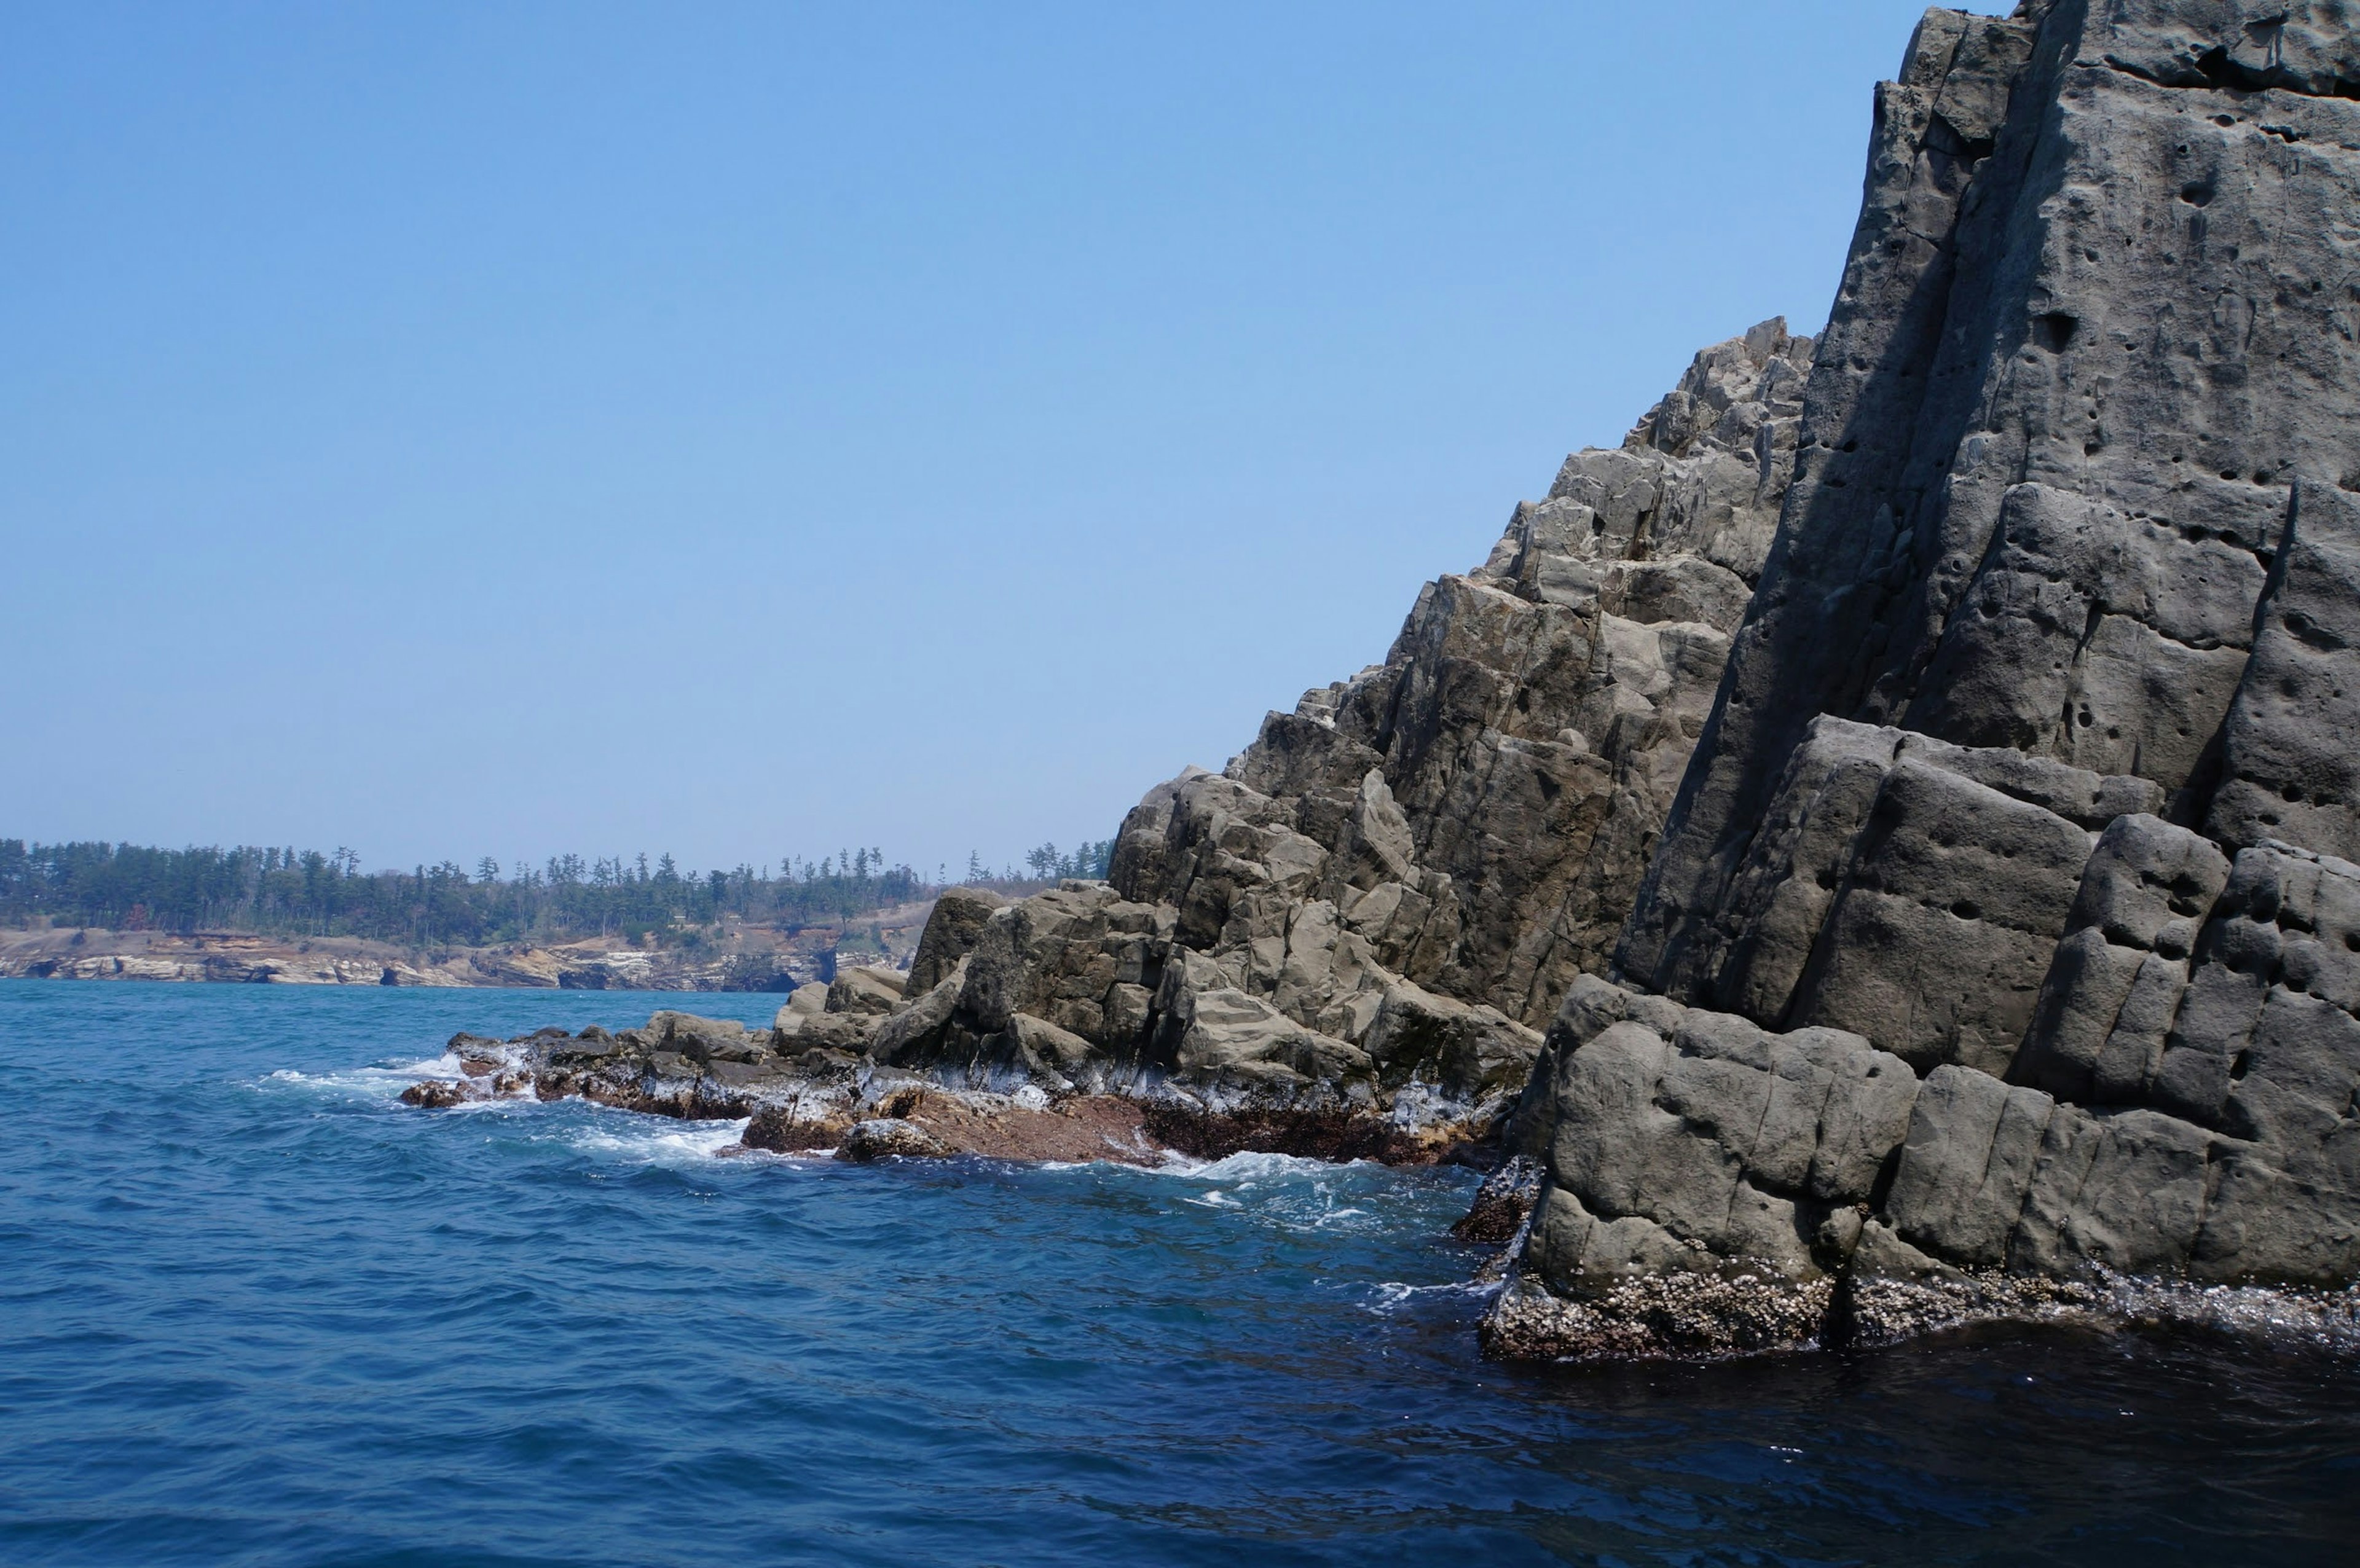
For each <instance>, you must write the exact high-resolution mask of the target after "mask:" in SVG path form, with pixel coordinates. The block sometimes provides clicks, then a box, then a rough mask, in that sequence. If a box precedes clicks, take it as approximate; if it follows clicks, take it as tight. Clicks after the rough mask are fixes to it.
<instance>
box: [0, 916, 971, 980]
mask: <svg viewBox="0 0 2360 1568" xmlns="http://www.w3.org/2000/svg"><path fill="white" fill-rule="evenodd" d="M933 907H934V906H933V901H932V900H931V899H929V900H926V901H924V902H921V903H913V904H907V905H902V906H900V907H897V908H894V909H882V910H879V911H876V912H875V913H872V914H867V915H862V916H859V917H858V918H857V919H855V920H851V921H849V922H848V923H847V924H845V925H842V926H813V927H807V928H805V929H803V930H801V931H793V932H788V933H781V932H778V931H771V930H770V929H768V928H756V927H745V928H739V929H736V930H732V931H728V932H727V933H726V934H725V936H724V938H723V940H721V941H719V942H715V943H712V944H709V945H705V946H702V947H697V948H681V947H675V948H656V947H647V948H634V947H629V946H627V945H625V944H623V943H621V942H617V941H615V940H612V939H610V940H607V941H603V942H596V941H593V942H565V943H560V944H556V945H552V946H536V945H533V944H530V943H508V944H504V945H501V946H497V947H433V948H425V949H420V948H412V947H403V946H397V945H395V944H393V943H390V942H368V941H365V940H362V939H360V938H357V937H302V938H297V937H273V936H258V935H256V934H253V933H251V932H245V931H199V932H191V933H178V932H166V931H102V930H98V929H95V928H91V929H76V928H66V927H59V928H54V929H50V930H46V931H5V930H0V979H46V980H163V981H190V980H202V981H213V982H226V983H234V984H246V985H493V986H525V987H543V988H550V989H563V990H587V991H635V990H636V991H732V990H740V991H742V990H749V989H760V990H779V991H785V990H790V989H792V988H793V987H794V986H795V985H802V984H805V983H808V982H810V981H814V980H822V981H825V980H827V979H830V978H833V977H834V975H835V973H836V959H837V956H838V953H839V949H840V950H841V953H842V957H843V961H844V963H845V964H847V965H851V964H886V965H889V966H895V965H897V966H901V967H906V966H907V965H908V964H909V962H910V959H911V957H912V955H913V954H914V953H915V952H916V949H917V943H918V938H919V934H920V932H921V931H923V929H924V925H925V920H926V917H927V915H928V914H929V913H930V912H931V911H932V909H933Z"/></svg>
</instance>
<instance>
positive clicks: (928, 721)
mask: <svg viewBox="0 0 2360 1568" xmlns="http://www.w3.org/2000/svg"><path fill="white" fill-rule="evenodd" d="M1919 10H1920V7H1919V6H1917V5H1914V4H1903V3H1899V0H1891V3H1885V0H1878V3H1870V0H1854V3H1849V4H1839V3H1829V4H1805V3H1794V0H1775V3H1772V0H1754V4H1725V3H1718V0H1715V3H1696V4H1660V5H1628V4H1616V5H1598V4H1568V3H1551V4H1537V3H1535V4H1519V5H1489V4H1480V3H1471V4H1470V3H1468V0H1453V3H1452V4H1448V5H1438V4H1430V5H1415V6H1412V5H1389V4H1370V3H1356V4H1351V5H1344V4H1309V3H1306V4H1283V5H1268V4H1258V5H1222V4H1202V3H1198V4H1189V5H1107V4H1104V3H1103V0H1098V3H1090V4H1080V3H1076V4H1069V5H1031V4H1001V5H934V6H912V5H895V4H890V3H877V0H863V3H861V4H858V5H850V4H847V5H829V6H818V5H783V4H774V3H763V4H729V3H721V0H704V3H699V4H694V5H657V4H642V5H615V4H595V3H585V0H572V3H567V4H562V5H561V4H548V5H530V4H501V3H493V4H480V3H470V4H465V5H434V4H419V3H415V0H409V3H404V4H399V5H394V4H383V5H372V4H339V5H317V4H311V3H303V4H284V5H254V4H239V3H235V0H206V3H204V4H202V5H196V4H191V5H147V4H139V5H114V4H104V3H97V0H75V3H73V4H71V5H65V4H55V5H49V4H32V3H29V0H25V3H19V4H15V5H7V6H6V7H5V9H0V213H5V220H4V221H0V343H5V349H0V547H5V562H6V566H5V583H6V587H7V592H6V601H5V602H6V611H5V615H0V659H5V669H6V670H7V671H8V674H9V678H10V679H9V685H10V688H11V691H10V700H9V702H8V705H7V707H8V713H7V719H6V734H7V735H8V744H7V746H6V747H5V754H0V755H5V765H0V833H5V834H7V835H11V836H28V837H36V838H49V839H55V838H62V837H93V838H111V839H129V840H132V841H135V842H142V843H163V844H186V843H201V844H210V843H222V844H228V843H238V842H249V843H275V844H290V843H291V844H301V845H305V846H311V845H318V846H321V847H331V846H333V845H336V844H351V845H352V846H353V847H355V849H357V850H358V851H359V852H360V853H361V855H362V857H363V859H364V862H365V863H366V864H368V865H372V866H381V865H399V866H408V865H410V864H412V863H414V862H416V861H419V860H437V859H441V858H443V857H445V856H448V857H451V858H454V859H458V860H460V861H463V862H464V863H466V864H468V865H470V866H472V865H473V864H474V863H475V859H476V858H477V857H478V856H480V855H495V856H497V857H498V858H500V859H502V860H514V859H519V858H526V857H530V858H532V859H535V860H538V859H540V858H541V857H542V856H545V855H549V854H552V853H555V852H561V851H575V852H578V853H581V854H584V855H607V854H628V853H631V852H635V851H639V850H645V851H647V852H649V853H650V854H654V853H658V852H661V851H666V850H669V851H670V852H672V854H674V855H677V856H679V857H680V859H681V861H682V862H683V865H688V866H713V865H725V864H726V865H734V864H736V863H737V862H738V861H740V860H744V861H748V862H753V863H756V864H760V863H763V862H770V861H775V860H777V859H778V858H779V857H780V856H781V855H782V854H786V853H794V854H799V855H800V854H807V855H813V856H814V857H816V856H818V855H822V854H825V853H829V852H832V851H833V850H835V849H836V848H837V847H838V846H840V845H846V844H876V845H880V846H881V847H883V848H884V849H885V850H886V851H887V853H888V854H889V855H892V856H893V857H894V858H896V859H907V860H909V861H911V862H912V863H914V864H916V865H918V866H921V867H922V868H923V869H925V870H928V871H931V870H932V869H933V868H934V865H935V864H936V863H938V862H943V861H948V862H951V863H953V864H954V865H955V866H956V865H957V864H960V863H963V862H964V860H965V858H966V855H967V851H968V850H969V849H970V848H974V849H979V850H980V851H982V852H983V854H984V855H985V856H986V857H987V858H988V859H989V860H992V861H994V862H1001V861H1011V860H1014V859H1015V858H1016V857H1017V856H1018V855H1021V854H1022V851H1023V850H1024V849H1025V848H1026V847H1028V846H1030V845H1032V844H1038V843H1040V842H1041V841H1042V840H1043V839H1054V840H1055V841H1056V842H1058V843H1059V844H1071V843H1072V842H1073V841H1074V840H1076V839H1077V838H1081V837H1090V838H1097V837H1102V836H1106V835H1109V834H1111V833H1113V831H1114V829H1115V827H1116V824H1117V823H1118V822H1119V821H1120V817H1121V815H1122V812H1123V811H1124V810H1125V809H1126V808H1127V807H1128V806H1129V805H1130V804H1131V802H1132V801H1133V800H1136V799H1137V798H1138V796H1139V795H1140V793H1141V792H1142V790H1143V789H1146V788H1147V787H1148V786H1150V785H1152V784H1153V783H1154V782H1156V781H1157V780H1159V779H1164V778H1165V777H1168V776H1169V775H1171V774H1173V773H1175V772H1176V771H1177V770H1178V769H1179V768H1181V767H1182V766H1183V765H1184V764H1186V763H1190V762H1195V763H1200V764H1203V765H1205V766H1207V767H1212V768H1218V767H1220V766H1221V764H1222V763H1223V762H1224V761H1225V760H1226V759H1227V758H1228V757H1229V756H1230V755H1231V754H1233V753H1234V752H1236V751H1237V750H1239V749H1240V747H1242V746H1244V745H1245V743H1246V742H1247V741H1248V740H1249V739H1251V736H1252V735H1253V732H1254V728H1255V725H1256V724H1258V723H1259V721H1260V719H1261V716H1262V713H1263V711H1264V710H1265V709H1268V708H1273V707H1288V706H1291V705H1292V704H1293V703H1294V702H1295V698H1296V696H1297V695H1298V694H1299V693H1300V691H1302V689H1303V688H1305V687H1306V686H1309V685H1314V684H1319V683H1324V682H1326V681H1329V680H1332V679H1336V678H1338V677H1340V676H1343V675H1347V674H1349V673H1350V672H1351V671H1352V670H1356V669H1358V668H1359V667H1360V666H1361V665H1362V664H1365V663H1369V662H1371V661H1373V660H1376V659H1381V658H1382V656H1383V654H1384V651H1385V648H1386V646H1387V644H1388V643H1389V642H1390V641H1391V640H1392V637H1393V633H1394V632H1395V631H1396V630H1397V629H1398V627H1399V626H1400V622H1401V617H1402V615H1403V614H1404V612H1405V611H1406V610H1407V608H1408V607H1409V604H1410V601H1411V599H1412V596H1413V595H1414V593H1415V590H1416V587H1417V584H1418V583H1420V582H1422V581H1423V580H1425V579H1426V578H1428V577H1431V576H1433V575H1435V574H1437V572H1446V571H1463V570H1466V569H1467V568H1469V567H1470V566H1471V565H1473V564H1474V563H1475V562H1477V561H1480V559H1481V558H1482V556H1483V554H1484V552H1485V550H1487V549H1488V548H1489V546H1490V545H1491V541H1492V540H1493V539H1495V538H1496V537H1497V536H1498V533H1499V530H1500V528H1501V526H1502V523H1503V522H1504V521H1505V519H1506V517H1507V516H1508V513H1509V510H1510V508H1511V506H1513V503H1514V502H1515V501H1516V500H1517V499H1518V498H1519V497H1524V496H1532V495H1539V494H1540V493H1542V492H1543V491H1544V490H1545V489H1546V485H1547V484H1548V481H1549V479H1550V477H1551V475H1552V474H1554V473H1555V471H1556V468H1557V463H1558V461H1559V459H1560V458H1561V457H1562V456H1563V454H1564V453H1565V452H1567V451H1568V450H1569V449H1571V448H1573V447H1576V446H1580V445H1584V444H1612V443H1613V442H1615V441H1619V440H1620V439H1621V436H1622V431H1623V430H1625V429H1626V428H1627V427H1628V426H1629V424H1630V423H1631V421H1632V420H1633V419H1634V418H1635V417H1636V416H1637V415H1638V414H1639V413H1640V412H1641V411H1642V410H1644V408H1646V406H1647V405H1648V404H1649V403H1650V402H1652V401H1653V400H1654V399H1655V397H1656V396H1658V395H1659V394H1660V393H1661V392H1662V391H1663V390H1664V389H1665V388H1666V387H1668V386H1669V385H1670V384H1671V382H1672V381H1673V380H1674V379H1675V378H1676V377H1677V376H1678V374H1679V372H1680V370H1681V369H1682V367H1683V366H1684V365H1686V364H1687V362H1688V356H1689V354H1691V353H1692V352H1693V351H1694V350H1696V349H1697V348H1698V347H1699V346H1701V345H1703V344H1704V343H1708V342H1711V341H1714V340H1716V339H1719V338H1722V337H1726V336H1729V335H1731V334H1732V333H1735V332H1740V331H1742V330H1743V329H1744V328H1745V327H1746V326H1747V325H1749V324H1751V323H1752V322H1754V321H1757V320H1760V319H1762V318H1764V317H1765V316H1770V315H1773V314H1777V313H1782V312H1783V313H1785V314H1786V316H1787V317H1788V318H1789V319H1790V321H1792V322H1793V323H1794V324H1795V326H1796V327H1797V329H1798V330H1801V329H1816V328H1817V327H1818V326H1819V324H1820V322H1821V321H1823V320H1824V318H1825V314H1826V310H1827V307H1828V303H1829V300H1830V298H1831V297H1832V295H1833V292H1834V289H1835V284H1836V280H1837V275H1838V271H1839V269H1840V267H1841V264H1842V259H1843V251H1844V245H1845V242H1846V239H1847V236H1848V234H1849V233H1850V229H1851V224H1852V217H1853V214H1854V212H1855V209H1856V207H1857V204H1858V201H1859V191H1860V181H1861V174H1862V169H1863V152H1864V148H1865V145H1866V137H1867V134H1868V127H1869V114H1870V102H1871V86H1872V83H1873V82H1874V81H1875V80H1876V79H1878V78H1879V77H1883V76H1889V75H1890V74H1892V72H1893V71H1894V70H1895V69H1896V65H1897V63H1898V61H1899V60H1900V58H1901V52H1902V49H1903V46H1904V44H1905V42H1906V41H1907V37H1908V33H1909V29H1910V27H1911V25H1912V24H1913V22H1914V21H1915V19H1916V17H1917V15H1918V12H1919Z"/></svg>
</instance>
